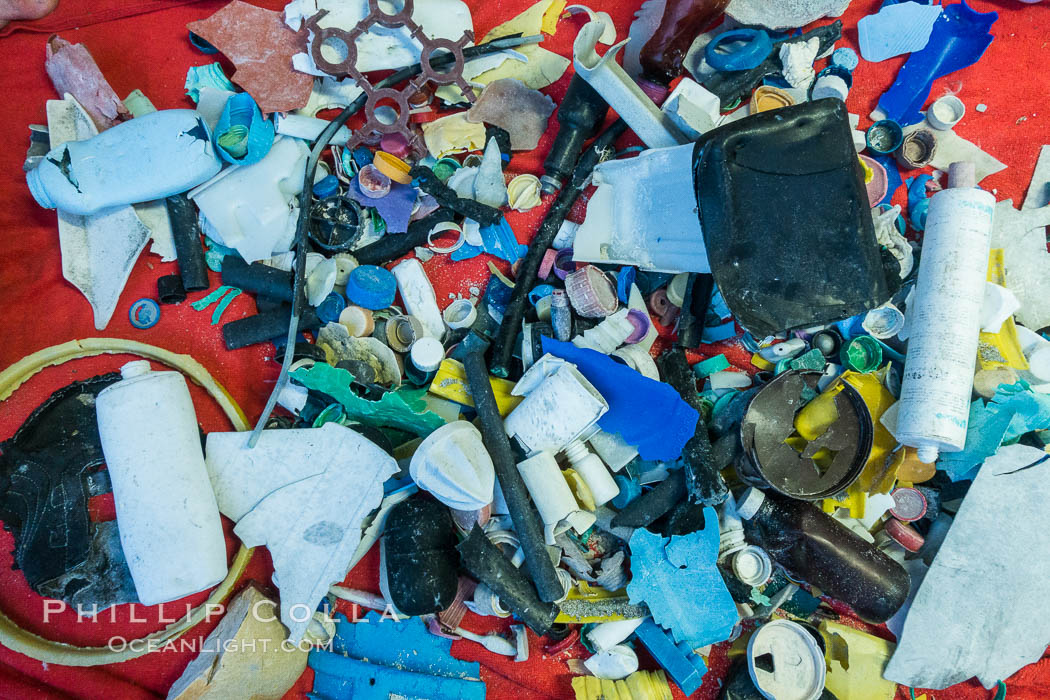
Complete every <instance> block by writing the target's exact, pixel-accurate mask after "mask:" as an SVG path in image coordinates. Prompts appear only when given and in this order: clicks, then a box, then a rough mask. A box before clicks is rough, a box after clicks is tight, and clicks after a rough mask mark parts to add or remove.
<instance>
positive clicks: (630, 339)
mask: <svg viewBox="0 0 1050 700" xmlns="http://www.w3.org/2000/svg"><path fill="white" fill-rule="evenodd" d="M627 320H628V321H630V322H631V325H632V326H634V330H633V331H632V332H631V334H630V335H629V336H627V338H625V339H624V341H623V342H624V344H625V345H634V344H635V343H638V342H641V340H642V339H643V338H644V337H645V336H647V335H648V334H649V329H650V328H652V326H653V321H652V319H651V318H649V314H647V313H645V312H644V311H640V310H638V309H631V310H630V311H628V312H627Z"/></svg>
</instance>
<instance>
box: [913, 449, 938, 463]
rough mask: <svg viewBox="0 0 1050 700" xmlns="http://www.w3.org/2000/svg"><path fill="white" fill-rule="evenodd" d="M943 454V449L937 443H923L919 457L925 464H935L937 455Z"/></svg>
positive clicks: (919, 450)
mask: <svg viewBox="0 0 1050 700" xmlns="http://www.w3.org/2000/svg"><path fill="white" fill-rule="evenodd" d="M940 454H941V450H940V448H939V447H937V446H936V445H922V446H920V447H919V449H918V452H917V455H916V456H917V457H918V458H919V461H920V462H922V463H923V464H933V463H934V462H936V461H937V457H938V456H939V455H940Z"/></svg>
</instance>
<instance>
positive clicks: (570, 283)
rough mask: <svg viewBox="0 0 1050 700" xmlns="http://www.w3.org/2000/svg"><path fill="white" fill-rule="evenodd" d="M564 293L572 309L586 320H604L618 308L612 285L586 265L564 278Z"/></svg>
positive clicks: (594, 268) (598, 270) (595, 270)
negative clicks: (567, 296)
mask: <svg viewBox="0 0 1050 700" xmlns="http://www.w3.org/2000/svg"><path fill="white" fill-rule="evenodd" d="M565 292H566V293H567V294H568V295H569V302H570V303H571V304H572V308H574V309H576V312H577V313H579V314H580V315H581V316H585V317H587V318H604V317H605V316H608V315H610V314H612V313H614V312H615V311H616V309H617V307H618V306H619V303H618V302H617V300H616V288H615V287H614V286H613V283H612V282H611V281H609V278H608V276H606V274H605V273H604V272H602V271H601V270H600V269H598V268H597V267H595V266H594V265H586V266H584V267H583V268H581V269H579V270H577V271H576V272H574V273H572V274H571V275H569V276H568V277H566V278H565Z"/></svg>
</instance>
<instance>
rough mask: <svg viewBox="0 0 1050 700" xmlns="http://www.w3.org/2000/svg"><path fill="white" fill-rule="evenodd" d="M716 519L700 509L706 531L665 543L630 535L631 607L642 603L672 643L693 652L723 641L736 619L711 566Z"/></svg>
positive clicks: (643, 535)
mask: <svg viewBox="0 0 1050 700" xmlns="http://www.w3.org/2000/svg"><path fill="white" fill-rule="evenodd" d="M718 539H719V537H718V514H717V513H716V512H715V509H714V508H712V507H710V506H706V507H705V508H704V528H703V529H702V530H697V531H696V532H693V533H691V534H688V535H676V536H674V537H671V538H670V539H669V540H668V539H667V538H664V537H663V536H661V535H657V534H655V533H652V532H649V531H648V530H646V529H644V528H638V529H637V530H635V531H634V534H633V535H631V539H630V542H629V543H628V545H629V546H630V548H631V582H630V583H629V584H627V595H628V596H629V597H630V600H631V603H632V604H634V605H638V604H640V603H645V604H646V605H647V606H648V607H649V610H650V611H651V612H652V616H653V620H654V621H655V622H657V623H659V625H660V626H661V627H663V628H665V629H669V630H670V631H671V634H672V635H673V636H674V639H675V642H677V643H681V642H685V643H686V644H688V645H689V647H690V648H692V649H696V648H697V647H702V646H705V645H707V644H715V643H717V642H722V641H725V640H726V639H729V637H730V636H731V635H732V634H733V627H735V626H736V624H737V622H739V621H740V615H739V613H738V612H737V609H736V603H734V602H733V596H731V595H730V594H729V590H728V589H727V588H726V584H725V581H724V580H723V579H722V575H721V574H720V573H719V572H718V566H717V564H716V563H715V562H716V560H717V559H718Z"/></svg>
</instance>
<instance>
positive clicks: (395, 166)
mask: <svg viewBox="0 0 1050 700" xmlns="http://www.w3.org/2000/svg"><path fill="white" fill-rule="evenodd" d="M372 165H374V166H376V168H378V169H379V172H381V173H383V174H384V175H386V176H387V177H388V178H390V179H391V180H393V181H394V182H400V183H401V184H402V185H407V184H409V183H411V182H412V176H411V175H409V174H408V173H409V171H411V170H412V166H410V165H409V164H408V163H406V162H405V161H403V160H401V159H400V158H398V157H397V156H395V155H392V154H390V153H387V152H386V151H376V154H375V157H374V158H373V159H372Z"/></svg>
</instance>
